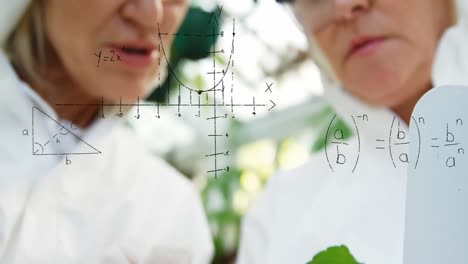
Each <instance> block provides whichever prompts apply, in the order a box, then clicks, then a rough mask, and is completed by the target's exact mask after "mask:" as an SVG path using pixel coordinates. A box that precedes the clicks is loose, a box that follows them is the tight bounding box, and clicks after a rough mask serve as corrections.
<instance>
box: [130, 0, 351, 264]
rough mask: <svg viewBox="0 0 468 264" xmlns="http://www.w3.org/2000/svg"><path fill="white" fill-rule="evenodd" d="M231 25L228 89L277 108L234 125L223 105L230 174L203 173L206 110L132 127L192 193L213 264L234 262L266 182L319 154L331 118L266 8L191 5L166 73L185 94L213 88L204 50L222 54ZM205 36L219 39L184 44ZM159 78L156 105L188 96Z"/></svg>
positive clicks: (275, 9) (292, 29)
mask: <svg viewBox="0 0 468 264" xmlns="http://www.w3.org/2000/svg"><path fill="white" fill-rule="evenodd" d="M264 14H268V16H265V15H264ZM213 16H216V21H214V20H213ZM233 19H235V26H236V52H235V56H234V57H235V61H236V67H235V68H232V69H231V70H232V71H233V72H234V73H235V76H236V79H235V81H233V82H232V84H229V85H234V84H235V87H236V88H235V89H236V90H235V91H236V92H235V97H236V100H251V98H252V97H253V96H255V97H256V98H258V100H259V101H260V100H262V101H266V102H269V100H272V101H274V102H275V103H276V105H277V106H276V107H275V108H274V109H272V110H271V111H268V108H263V109H260V110H258V111H256V112H258V114H257V113H256V114H255V115H253V114H252V111H251V110H250V109H240V110H236V113H235V117H233V116H234V113H233V112H231V110H230V109H229V107H226V109H220V110H219V111H220V114H219V115H224V114H226V116H228V115H229V118H225V119H222V120H220V122H219V126H220V127H219V128H218V129H219V130H220V131H223V134H224V133H227V134H228V136H226V137H223V138H222V139H220V146H218V147H219V149H223V150H222V151H223V152H225V151H229V153H228V155H222V156H221V157H220V158H221V159H222V160H223V161H222V164H224V165H226V166H229V167H230V169H229V171H224V172H222V173H221V174H219V175H218V177H217V178H216V179H215V178H213V177H212V175H210V174H208V173H207V172H206V171H207V170H208V169H209V168H211V167H212V163H213V160H212V159H211V158H208V157H205V155H206V154H207V153H210V151H211V149H212V144H213V142H212V140H211V139H210V138H209V137H207V135H208V134H209V131H211V129H212V123H211V122H209V121H206V120H205V119H206V117H209V116H210V115H212V113H211V109H209V108H208V109H202V110H201V117H197V116H195V115H194V112H196V109H193V108H192V109H188V110H185V112H182V113H181V112H180V109H179V110H176V109H174V108H171V107H167V108H165V109H162V110H161V111H162V112H163V113H164V114H161V116H163V117H162V118H161V120H160V121H159V122H158V123H157V124H156V125H154V124H151V125H148V126H150V127H146V126H147V125H146V124H145V125H141V123H138V124H137V123H134V126H135V128H136V130H137V131H151V132H150V133H149V134H148V132H145V133H146V134H144V136H145V135H146V136H147V137H148V141H152V138H155V137H156V136H157V138H159V140H158V142H157V143H155V144H154V146H153V149H154V151H155V153H156V154H158V155H161V156H163V157H164V158H165V159H166V160H168V161H169V162H170V163H171V164H172V165H174V166H175V167H176V168H178V169H179V170H180V171H181V172H182V173H184V174H185V175H186V176H187V177H189V178H190V179H192V180H193V182H194V183H195V184H196V186H197V187H198V188H199V189H200V192H201V195H202V200H203V203H204V206H205V209H206V213H207V216H208V220H209V223H210V227H211V231H212V234H213V239H214V245H215V249H216V252H215V258H214V260H213V263H234V261H235V255H236V251H237V247H238V242H239V238H240V237H239V235H240V223H241V219H242V216H243V215H244V214H245V213H246V212H247V211H248V209H249V208H250V206H251V205H252V203H253V202H254V201H255V199H256V198H257V197H258V195H259V194H260V193H261V191H262V189H263V188H264V186H265V184H266V183H267V181H268V179H269V177H271V175H272V174H274V173H275V172H276V171H278V170H283V169H290V168H294V167H296V166H299V165H301V164H303V163H304V162H306V161H307V159H308V158H309V157H310V156H311V155H317V153H318V152H320V151H321V150H323V148H324V147H325V144H327V142H325V133H326V128H327V126H328V124H329V122H330V120H331V119H332V118H333V116H334V115H335V113H334V112H333V110H332V109H331V108H330V107H329V106H328V105H327V103H326V102H324V101H323V100H322V99H320V97H319V96H318V95H320V94H321V92H322V85H321V82H320V78H319V73H318V70H317V68H316V66H315V64H314V63H313V62H312V61H311V60H310V59H309V57H308V56H307V47H306V45H307V41H306V39H305V37H304V36H303V35H302V33H301V32H300V31H299V29H298V28H297V27H296V25H295V24H294V20H293V19H291V17H290V15H289V14H288V13H287V12H286V11H285V10H284V9H283V8H282V7H281V6H279V5H277V4H276V3H275V1H274V0H263V1H260V0H259V1H252V0H245V1H244V0H240V1H221V0H219V1H214V0H206V1H202V0H200V1H192V7H191V8H190V10H189V13H188V15H187V17H186V19H185V21H184V23H183V25H182V26H181V28H180V30H179V34H180V35H179V36H177V37H176V38H175V40H174V43H173V46H172V49H171V57H170V61H169V63H170V65H171V67H172V68H173V69H174V73H173V74H176V75H177V76H178V78H179V79H181V80H182V81H183V82H184V83H186V84H188V85H190V87H195V88H196V89H198V90H204V89H207V88H209V87H210V83H211V82H212V80H213V77H212V76H210V75H208V74H207V71H208V69H209V67H210V66H209V65H211V63H212V60H213V58H212V56H213V53H211V51H212V50H213V48H215V50H218V49H224V50H226V51H227V50H230V49H231V39H230V38H229V37H230V33H231V32H232V26H233ZM213 30H215V32H216V34H218V35H217V36H216V37H214V38H201V37H198V38H196V37H191V38H189V37H184V36H183V34H186V33H191V34H199V35H208V34H212V32H213ZM228 33H229V34H228ZM226 53H228V52H225V53H219V54H218V53H217V54H216V55H215V60H216V64H217V65H218V66H219V67H220V68H223V67H226V66H227V63H228V59H227V55H226ZM211 69H212V68H211ZM168 76H169V78H167V79H166V80H165V81H164V82H163V83H162V84H160V86H161V87H159V89H156V90H155V92H154V93H153V94H152V95H151V96H150V100H153V101H158V102H161V103H164V102H166V100H171V99H172V100H178V98H177V97H178V96H180V97H186V96H188V94H185V95H184V94H182V95H181V92H180V91H179V88H180V87H179V85H178V83H177V82H176V81H174V80H172V81H171V73H170V74H169V75H168ZM268 85H271V86H270V87H271V88H270V89H271V91H269V90H268V89H267V88H268ZM204 95H206V96H202V97H201V98H202V99H203V102H204V103H210V102H213V98H212V97H213V93H206V94H204ZM218 96H220V93H218ZM218 100H222V98H218ZM221 108H222V107H221ZM231 115H232V116H231ZM333 125H334V126H339V127H340V128H341V129H343V130H344V131H345V136H347V137H351V136H352V132H351V130H350V129H349V128H347V127H346V126H345V124H344V122H340V121H338V122H334V124H333ZM142 126H143V127H142ZM141 133H143V132H141ZM153 141H154V140H153ZM188 150H191V151H188Z"/></svg>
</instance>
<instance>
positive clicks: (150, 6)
mask: <svg viewBox="0 0 468 264" xmlns="http://www.w3.org/2000/svg"><path fill="white" fill-rule="evenodd" d="M162 1H163V0H131V1H127V3H126V4H125V6H124V9H123V12H122V13H123V15H124V16H125V18H126V19H128V20H131V21H132V23H134V24H135V25H136V26H138V27H142V28H145V29H154V28H157V26H158V23H162V22H163V18H164V17H163V16H164V12H163V11H164V10H163V3H162Z"/></svg>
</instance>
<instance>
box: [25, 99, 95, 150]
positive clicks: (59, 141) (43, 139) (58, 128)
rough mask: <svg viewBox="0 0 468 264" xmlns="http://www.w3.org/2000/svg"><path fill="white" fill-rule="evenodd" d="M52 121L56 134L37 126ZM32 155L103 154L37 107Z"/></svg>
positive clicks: (33, 120)
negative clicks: (45, 121)
mask: <svg viewBox="0 0 468 264" xmlns="http://www.w3.org/2000/svg"><path fill="white" fill-rule="evenodd" d="M44 120H52V121H53V122H51V123H52V124H53V126H54V128H53V129H54V131H55V132H54V133H53V134H52V135H50V134H49V133H47V132H46V131H41V129H39V126H38V125H37V124H40V123H42V122H44ZM32 153H33V155H86V154H101V152H100V151H99V150H97V149H96V148H95V147H93V146H91V145H90V144H89V143H87V142H86V141H84V140H83V139H81V138H80V137H79V136H77V135H76V134H74V133H73V132H72V131H71V130H70V129H67V128H66V127H65V126H63V125H62V124H60V123H59V122H58V121H57V120H55V119H53V118H52V117H51V116H50V115H48V114H47V113H45V112H44V111H42V110H41V109H39V108H37V107H33V109H32Z"/></svg>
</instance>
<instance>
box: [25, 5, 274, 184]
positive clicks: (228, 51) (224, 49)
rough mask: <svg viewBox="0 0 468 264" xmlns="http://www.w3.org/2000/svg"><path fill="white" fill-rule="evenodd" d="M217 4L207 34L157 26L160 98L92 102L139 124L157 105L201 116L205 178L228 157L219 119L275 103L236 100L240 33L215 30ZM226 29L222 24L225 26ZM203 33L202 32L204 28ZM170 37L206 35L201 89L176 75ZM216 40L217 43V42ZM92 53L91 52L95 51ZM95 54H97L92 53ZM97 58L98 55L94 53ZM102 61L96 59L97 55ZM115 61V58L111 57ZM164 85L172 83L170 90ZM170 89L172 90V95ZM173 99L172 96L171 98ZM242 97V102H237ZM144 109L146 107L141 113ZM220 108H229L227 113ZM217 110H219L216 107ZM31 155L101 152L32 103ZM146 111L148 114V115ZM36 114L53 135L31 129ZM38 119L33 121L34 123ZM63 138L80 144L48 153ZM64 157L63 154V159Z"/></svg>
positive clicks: (154, 116) (156, 113)
mask: <svg viewBox="0 0 468 264" xmlns="http://www.w3.org/2000/svg"><path fill="white" fill-rule="evenodd" d="M221 12H222V7H218V9H217V10H216V11H215V12H212V13H211V14H210V15H209V17H207V24H206V26H207V27H209V29H210V30H211V34H206V33H203V34H201V33H199V32H177V33H172V32H161V31H160V29H159V27H158V38H159V47H158V49H159V52H160V54H162V56H160V59H159V65H160V67H166V68H167V71H168V75H167V80H164V78H163V76H161V74H160V73H159V74H158V82H159V84H158V86H159V87H158V88H160V87H161V86H162V83H163V82H164V81H167V82H168V83H169V85H167V89H168V90H167V93H166V95H167V98H164V100H163V101H162V102H161V101H159V102H146V101H143V100H141V99H140V98H135V100H134V101H133V102H130V103H126V102H123V101H122V100H120V102H117V103H115V102H113V103H107V102H105V101H104V98H102V100H101V103H100V104H93V105H94V106H99V108H100V113H99V118H106V117H107V116H108V115H113V116H117V117H124V116H125V115H128V114H130V112H126V111H123V110H122V109H131V110H130V111H134V114H133V113H132V115H133V116H130V118H135V119H136V120H138V121H139V122H140V121H141V122H148V120H152V121H151V122H158V120H159V119H161V118H163V114H162V113H161V111H160V109H161V108H163V107H165V108H173V110H175V112H176V116H178V117H182V116H183V115H187V114H192V115H194V116H195V117H197V118H199V119H200V122H207V125H209V126H211V129H210V130H211V132H210V133H209V134H208V135H207V136H208V137H209V139H210V141H211V142H212V146H211V150H212V151H210V152H209V153H206V154H205V157H206V158H208V159H211V160H212V162H210V163H211V164H212V167H211V168H209V169H207V170H206V172H207V173H208V175H209V176H213V177H214V178H215V179H216V178H217V177H218V176H219V175H220V174H221V173H223V172H226V171H229V169H230V168H229V166H223V167H220V165H219V164H220V162H219V159H221V158H222V157H223V156H229V150H228V149H220V147H219V146H220V144H219V142H220V140H228V139H229V131H221V130H220V129H219V127H220V126H219V125H220V122H228V119H229V118H231V119H235V118H236V113H237V112H238V111H249V112H250V113H251V115H253V116H255V115H257V114H258V113H259V112H261V111H264V112H268V111H271V110H272V109H273V108H274V107H275V106H276V104H275V102H274V101H273V100H271V99H270V98H268V97H265V98H257V97H256V96H253V97H251V99H250V100H245V96H243V97H242V99H239V98H240V97H241V96H238V91H237V90H236V76H235V71H234V68H235V67H236V65H235V59H236V56H235V55H236V52H239V50H236V39H237V38H238V37H239V36H237V35H236V20H235V19H232V21H229V22H228V23H230V26H229V27H230V31H231V32H225V31H218V30H217V28H218V27H219V25H220V19H221ZM229 27H226V28H229ZM203 32H207V31H206V29H204V31H203ZM169 36H173V37H175V38H198V39H206V38H208V39H211V40H212V45H211V50H210V52H209V54H210V60H211V65H210V66H209V67H208V68H206V69H205V68H203V69H200V71H201V73H202V74H205V75H206V76H207V78H206V79H207V80H210V81H209V82H207V83H206V84H205V87H202V88H200V87H194V86H192V85H190V84H189V82H188V81H187V80H186V79H185V78H184V76H181V75H180V73H179V72H178V71H177V70H176V68H175V67H174V65H171V61H170V54H169V50H170V47H165V46H164V45H163V43H164V41H163V40H164V38H166V37H169ZM217 40H221V41H217ZM220 42H221V43H229V44H230V45H222V46H221V47H219V46H220V45H219V43H220ZM95 55H96V54H95ZM96 56H97V55H96ZM99 56H101V54H99ZM219 57H221V58H222V60H223V61H224V63H220V62H219V61H218V59H219ZM99 59H101V58H99ZM111 61H115V63H118V61H119V59H114V60H111ZM262 86H264V87H262V89H263V90H264V91H265V93H264V94H265V95H269V94H271V93H272V86H273V83H263V84H262ZM169 87H175V88H176V89H172V90H171V91H169ZM174 90H175V92H176V93H177V94H175V95H174ZM174 98H176V99H174ZM241 100H243V101H241ZM84 105H89V104H80V103H79V102H77V103H57V104H56V106H57V107H79V106H84ZM143 109H145V110H144V111H143ZM225 109H229V111H228V112H226V110H225ZM221 110H222V111H221ZM32 112H33V113H32V119H33V120H32V141H33V142H32V148H33V149H32V153H33V155H66V156H71V155H87V154H101V153H105V151H106V150H105V149H99V150H98V149H97V148H96V147H94V146H93V145H92V142H85V141H84V140H83V139H82V138H80V137H79V135H76V134H75V133H74V131H73V127H71V128H70V127H66V125H63V124H61V123H60V122H59V121H58V120H55V119H54V118H53V117H51V116H50V115H47V113H46V111H44V110H42V109H39V108H38V107H33V109H32ZM149 113H150V114H149ZM143 115H151V119H147V118H145V119H140V117H142V116H143ZM38 116H41V117H42V118H48V119H51V120H52V121H53V123H54V124H56V128H57V135H56V136H55V137H54V138H47V137H41V135H40V134H38V132H37V131H35V129H34V126H35V119H36V118H37V117H38ZM36 122H37V121H36ZM67 138H68V139H70V140H75V141H78V142H79V145H81V146H80V147H78V148H76V149H75V150H66V151H61V152H53V151H51V149H52V148H48V147H50V146H51V145H53V144H62V142H63V141H66V140H67ZM67 160H68V157H67Z"/></svg>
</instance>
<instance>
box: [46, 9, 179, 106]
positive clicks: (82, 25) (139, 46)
mask: <svg viewBox="0 0 468 264" xmlns="http://www.w3.org/2000/svg"><path fill="white" fill-rule="evenodd" d="M187 7H188V4H187V0H132V1H129V0H112V1H109V0H80V1H65V0H44V13H45V14H44V15H45V32H46V37H47V39H48V40H49V42H50V44H51V46H52V49H53V50H54V53H55V56H54V57H56V58H57V63H55V64H54V65H55V66H56V67H55V69H56V68H59V69H61V70H59V71H60V72H62V73H65V75H66V78H69V79H70V80H71V81H72V82H73V84H74V85H76V86H77V87H80V89H83V90H84V92H85V93H86V94H87V95H89V96H90V97H92V98H101V97H104V98H105V99H108V100H112V101H118V100H119V99H120V98H121V97H122V99H123V100H125V99H127V100H136V98H137V96H145V95H147V94H148V93H149V92H150V89H151V88H152V87H155V83H156V81H157V79H158V73H159V70H161V69H160V68H161V67H160V65H159V64H161V65H165V63H164V62H165V59H164V58H163V57H162V56H163V55H162V54H161V52H160V51H159V43H160V40H159V36H158V32H161V33H169V34H167V35H163V36H162V37H161V39H162V45H164V48H165V49H166V54H168V53H169V52H167V50H169V48H170V44H171V42H172V33H175V32H176V31H177V29H178V27H179V26H180V24H181V22H182V20H183V18H184V16H185V14H186V11H187ZM158 24H159V31H158ZM99 55H100V58H99V57H98V56H99ZM98 63H99V65H98Z"/></svg>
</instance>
